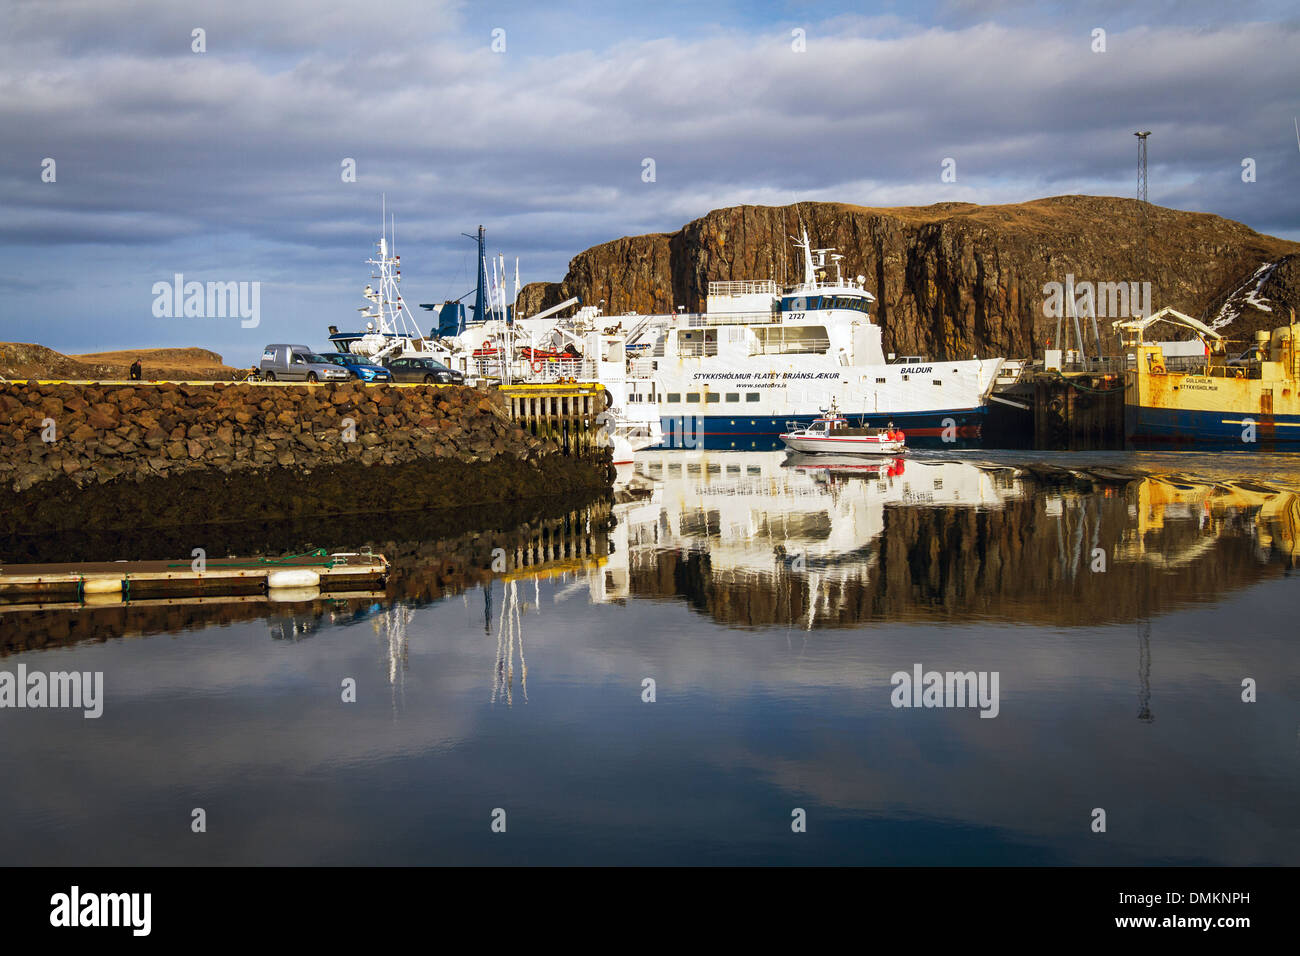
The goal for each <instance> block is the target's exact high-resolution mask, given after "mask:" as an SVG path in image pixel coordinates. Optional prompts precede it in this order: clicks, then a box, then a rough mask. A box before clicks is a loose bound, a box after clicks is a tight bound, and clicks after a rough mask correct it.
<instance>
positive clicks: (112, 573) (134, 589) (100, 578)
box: [0, 549, 388, 604]
mask: <svg viewBox="0 0 1300 956" xmlns="http://www.w3.org/2000/svg"><path fill="white" fill-rule="evenodd" d="M387 577H388V560H387V559H386V558H385V557H384V556H383V555H380V554H370V553H352V552H337V553H333V554H330V553H327V552H326V551H325V550H324V549H321V550H319V551H312V552H308V553H306V554H295V555H288V556H285V557H280V558H267V557H253V558H213V559H203V560H200V559H198V558H195V559H193V560H190V561H184V560H181V561H104V562H85V563H77V564H10V565H3V566H0V602H10V603H12V602H17V601H22V602H25V603H27V602H30V601H32V599H33V598H36V599H39V600H41V601H42V603H44V602H48V601H57V602H79V603H86V604H91V603H93V604H103V603H111V602H120V601H125V600H135V599H140V598H153V599H157V598H172V597H179V596H199V595H216V594H225V595H239V594H250V593H251V594H261V593H265V594H267V595H268V596H270V597H272V598H274V597H275V596H276V595H277V594H288V593H289V592H290V591H301V590H304V589H305V590H317V591H320V592H334V591H354V590H356V589H358V588H373V587H375V586H378V585H381V584H382V583H383V582H384V581H385V579H386V578H387Z"/></svg>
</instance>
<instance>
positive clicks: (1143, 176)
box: [1133, 130, 1151, 281]
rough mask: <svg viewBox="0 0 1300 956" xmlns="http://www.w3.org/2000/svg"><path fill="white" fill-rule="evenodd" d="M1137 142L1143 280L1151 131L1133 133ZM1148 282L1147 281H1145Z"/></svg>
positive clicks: (1139, 252) (1143, 275)
mask: <svg viewBox="0 0 1300 956" xmlns="http://www.w3.org/2000/svg"><path fill="white" fill-rule="evenodd" d="M1133 135H1134V136H1136V137H1137V141H1138V185H1137V230H1138V270H1139V274H1138V279H1139V281H1141V280H1143V279H1144V278H1145V277H1146V275H1147V273H1146V271H1145V270H1146V267H1147V206H1148V205H1149V203H1148V202H1147V137H1148V136H1150V135H1151V130H1144V131H1143V132H1141V133H1134V134H1133ZM1147 281H1149V280H1147Z"/></svg>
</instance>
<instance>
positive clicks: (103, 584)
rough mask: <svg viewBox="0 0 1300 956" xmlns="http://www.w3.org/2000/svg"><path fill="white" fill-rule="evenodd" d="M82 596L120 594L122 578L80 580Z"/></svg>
mask: <svg viewBox="0 0 1300 956" xmlns="http://www.w3.org/2000/svg"><path fill="white" fill-rule="evenodd" d="M81 593H82V594H121V593H122V578H119V577H116V576H114V577H96V578H82V581H81Z"/></svg>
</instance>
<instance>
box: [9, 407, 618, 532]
mask: <svg viewBox="0 0 1300 956" xmlns="http://www.w3.org/2000/svg"><path fill="white" fill-rule="evenodd" d="M608 472H609V453H608V451H605V450H599V449H597V450H593V451H590V452H588V453H587V454H585V455H581V456H570V455H565V454H563V453H562V450H561V448H560V447H559V446H558V445H557V444H556V443H555V442H553V441H550V440H547V439H544V438H538V437H535V436H534V435H532V434H530V433H529V431H528V430H527V429H525V428H524V427H523V426H522V425H521V424H519V423H517V422H515V421H512V420H511V418H510V416H509V413H508V412H507V410H506V400H505V398H504V397H503V396H501V395H499V394H497V393H495V392H489V391H482V390H479V389H471V388H463V387H411V388H398V387H389V386H364V385H360V384H353V383H343V384H339V385H315V386H262V385H246V384H234V383H230V384H226V383H216V384H212V385H176V384H160V385H137V386H132V385H72V384H56V383H47V384H37V383H22V382H10V383H0V534H11V535H12V534H25V533H40V532H46V531H53V530H64V529H76V528H87V529H89V528H113V527H122V528H127V527H142V526H143V527H147V526H150V525H151V524H155V525H170V524H177V523H204V522H214V521H235V520H241V519H244V518H247V517H248V515H249V514H250V512H255V513H258V514H260V515H263V516H265V517H301V516H311V515H331V514H358V513H367V512H382V511H400V510H415V509H420V508H429V507H457V506H462V505H473V504H486V503H491V502H494V501H502V500H515V499H520V498H531V497H539V496H546V495H553V494H560V493H566V492H570V491H576V490H580V489H585V488H593V487H597V486H599V487H605V486H607V484H608V480H609V479H608Z"/></svg>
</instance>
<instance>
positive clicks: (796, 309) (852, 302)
mask: <svg viewBox="0 0 1300 956" xmlns="http://www.w3.org/2000/svg"><path fill="white" fill-rule="evenodd" d="M874 301H875V297H874V296H873V295H872V294H871V293H870V292H865V291H862V290H860V289H846V288H841V289H825V290H819V291H818V292H810V293H796V294H792V295H783V296H782V297H781V312H782V313H784V314H785V315H786V316H787V317H788V318H799V317H801V314H802V313H807V312H822V311H830V310H840V311H847V312H861V313H862V314H863V315H867V314H869V313H870V311H871V303H872V302H874Z"/></svg>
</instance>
